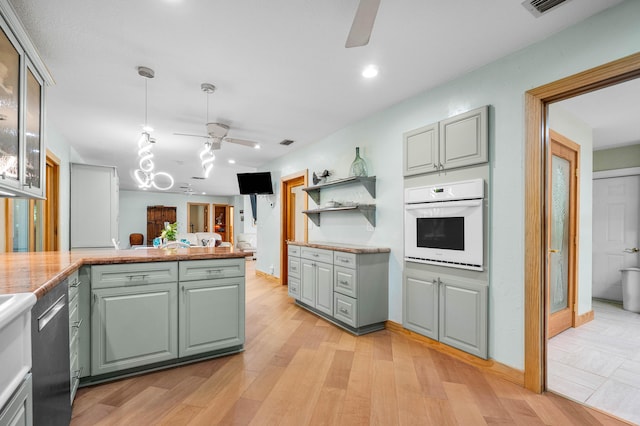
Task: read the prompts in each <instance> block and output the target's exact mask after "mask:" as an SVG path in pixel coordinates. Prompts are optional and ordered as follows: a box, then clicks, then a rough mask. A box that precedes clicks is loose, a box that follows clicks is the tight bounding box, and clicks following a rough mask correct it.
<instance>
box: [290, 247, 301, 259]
mask: <svg viewBox="0 0 640 426" xmlns="http://www.w3.org/2000/svg"><path fill="white" fill-rule="evenodd" d="M287 254H289V256H297V257H299V256H300V246H292V245H289V246H288V248H287Z"/></svg>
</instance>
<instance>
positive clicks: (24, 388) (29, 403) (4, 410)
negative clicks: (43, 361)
mask: <svg viewBox="0 0 640 426" xmlns="http://www.w3.org/2000/svg"><path fill="white" fill-rule="evenodd" d="M32 392H33V390H32V386H31V373H28V374H27V376H26V377H25V378H24V380H23V381H22V383H21V384H20V386H18V389H16V390H15V392H14V393H13V396H12V397H11V398H9V401H7V403H6V404H5V406H4V407H0V425H2V426H5V425H11V426H32V425H33V398H32Z"/></svg>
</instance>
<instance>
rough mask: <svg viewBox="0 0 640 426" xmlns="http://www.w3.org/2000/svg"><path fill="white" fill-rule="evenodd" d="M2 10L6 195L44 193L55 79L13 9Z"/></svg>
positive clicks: (1, 154)
mask: <svg viewBox="0 0 640 426" xmlns="http://www.w3.org/2000/svg"><path fill="white" fill-rule="evenodd" d="M0 9H1V10H0V12H1V13H0V50H1V51H2V67H3V74H2V90H0V135H1V136H0V197H7V196H9V197H13V196H17V197H20V198H44V196H45V187H46V182H45V175H46V173H45V160H46V149H45V148H46V146H45V144H44V131H43V129H44V116H45V108H44V105H45V86H46V84H45V82H47V83H52V82H53V79H52V78H51V75H49V73H48V71H47V67H46V65H45V64H44V63H43V62H42V61H41V59H40V57H39V56H38V53H37V52H36V50H35V47H34V46H33V44H32V42H31V40H29V37H28V36H27V35H26V33H25V32H24V29H23V28H21V25H20V23H19V22H20V21H19V19H18V18H17V17H16V16H15V13H14V12H13V9H12V8H11V7H9V5H6V6H4V5H0Z"/></svg>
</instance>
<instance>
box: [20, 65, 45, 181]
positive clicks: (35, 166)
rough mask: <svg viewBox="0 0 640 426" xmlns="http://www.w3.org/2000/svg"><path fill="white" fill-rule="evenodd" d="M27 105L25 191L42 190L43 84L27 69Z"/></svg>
mask: <svg viewBox="0 0 640 426" xmlns="http://www.w3.org/2000/svg"><path fill="white" fill-rule="evenodd" d="M26 89H27V94H26V105H25V115H26V119H25V139H24V148H25V153H24V161H25V183H24V185H25V189H40V187H41V186H42V185H41V179H42V176H41V174H42V153H41V152H40V150H41V139H42V136H41V128H40V124H41V122H42V113H41V111H42V108H41V106H42V84H41V83H40V81H39V80H38V79H37V78H36V76H35V75H34V73H33V72H32V71H31V69H30V68H29V67H27V85H26Z"/></svg>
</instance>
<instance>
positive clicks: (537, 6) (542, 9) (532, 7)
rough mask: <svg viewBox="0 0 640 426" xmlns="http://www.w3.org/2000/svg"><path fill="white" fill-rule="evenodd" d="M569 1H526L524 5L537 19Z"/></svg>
mask: <svg viewBox="0 0 640 426" xmlns="http://www.w3.org/2000/svg"><path fill="white" fill-rule="evenodd" d="M568 1H569V0H525V1H523V2H522V5H523V6H524V7H525V9H527V10H528V11H529V12H531V14H532V15H533V16H535V17H536V18H538V17H540V16H542V15H543V14H545V13H547V12H548V11H550V10H551V9H553V8H554V7H556V6H560V5H561V4H562V3H566V2H568Z"/></svg>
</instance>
